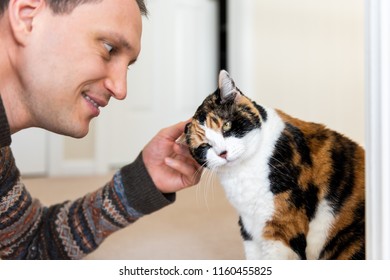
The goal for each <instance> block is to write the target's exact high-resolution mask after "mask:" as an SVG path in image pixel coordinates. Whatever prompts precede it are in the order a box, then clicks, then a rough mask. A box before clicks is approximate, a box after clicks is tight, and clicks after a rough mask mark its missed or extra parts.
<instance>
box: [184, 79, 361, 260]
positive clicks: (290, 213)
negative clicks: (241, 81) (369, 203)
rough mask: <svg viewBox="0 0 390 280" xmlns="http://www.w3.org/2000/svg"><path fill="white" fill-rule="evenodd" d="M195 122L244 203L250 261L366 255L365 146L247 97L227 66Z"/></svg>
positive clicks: (202, 150)
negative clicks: (240, 89)
mask: <svg viewBox="0 0 390 280" xmlns="http://www.w3.org/2000/svg"><path fill="white" fill-rule="evenodd" d="M219 85H220V86H219V89H218V90H217V91H216V92H215V93H214V94H212V95H210V96H209V97H207V98H206V100H205V101H204V102H203V104H202V105H201V106H200V107H199V108H198V110H197V112H196V114H195V116H194V118H193V121H192V122H191V123H190V124H189V125H188V126H187V129H186V141H187V144H188V145H189V147H190V151H191V153H192V155H193V156H194V158H195V159H196V160H197V161H198V162H199V163H201V164H203V165H205V166H206V167H208V168H209V169H211V170H212V171H213V172H216V173H217V174H218V177H219V179H220V182H221V185H222V186H223V187H224V189H225V192H226V195H227V197H228V199H229V201H230V202H231V203H232V205H233V206H234V207H235V208H236V209H237V211H238V213H239V216H240V221H239V224H240V226H241V234H242V236H243V239H244V246H245V254H246V257H247V258H248V259H364V258H365V245H364V238H365V236H364V227H365V222H364V205H365V199H364V150H363V149H362V148H361V147H360V146H359V145H357V144H356V143H354V142H353V141H351V140H349V139H348V138H346V137H344V136H342V135H341V134H339V133H337V132H334V131H332V130H330V129H327V128H326V127H324V126H323V125H320V124H315V123H309V122H304V121H301V120H298V119H295V118H292V117H290V116H288V115H286V114H284V113H283V112H281V111H279V110H274V109H271V108H266V107H262V106H259V105H257V104H256V103H255V102H253V101H252V100H250V99H249V98H247V97H245V96H244V95H243V94H242V93H241V92H240V91H239V90H238V89H237V88H236V87H235V85H234V82H233V81H232V80H231V79H230V77H229V76H228V74H227V73H226V72H225V71H222V72H221V74H220V80H219Z"/></svg>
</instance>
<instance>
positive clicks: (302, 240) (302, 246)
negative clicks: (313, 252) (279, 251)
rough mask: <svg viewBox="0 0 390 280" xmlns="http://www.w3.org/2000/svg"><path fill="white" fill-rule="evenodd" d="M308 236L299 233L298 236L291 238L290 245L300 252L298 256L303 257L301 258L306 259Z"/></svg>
mask: <svg viewBox="0 0 390 280" xmlns="http://www.w3.org/2000/svg"><path fill="white" fill-rule="evenodd" d="M306 246H307V243H306V237H305V235H304V234H303V233H302V234H298V235H297V236H296V237H294V238H292V239H291V240H290V247H291V249H292V250H293V251H294V252H295V253H297V254H298V256H299V257H300V258H301V260H306V259H307V257H306Z"/></svg>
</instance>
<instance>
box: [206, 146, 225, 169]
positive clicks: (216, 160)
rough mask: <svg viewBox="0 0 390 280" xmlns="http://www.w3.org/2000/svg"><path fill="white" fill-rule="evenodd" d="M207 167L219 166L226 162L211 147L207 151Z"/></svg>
mask: <svg viewBox="0 0 390 280" xmlns="http://www.w3.org/2000/svg"><path fill="white" fill-rule="evenodd" d="M206 158H207V167H209V168H210V169H215V168H219V167H221V166H224V165H225V164H226V163H227V160H226V159H224V158H221V157H219V156H218V155H217V154H216V152H215V151H214V150H213V149H210V150H208V151H207V154H206Z"/></svg>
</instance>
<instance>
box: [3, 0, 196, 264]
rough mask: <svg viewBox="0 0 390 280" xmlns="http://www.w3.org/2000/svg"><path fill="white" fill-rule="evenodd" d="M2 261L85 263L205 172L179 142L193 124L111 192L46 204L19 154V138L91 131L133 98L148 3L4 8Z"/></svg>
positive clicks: (152, 149)
mask: <svg viewBox="0 0 390 280" xmlns="http://www.w3.org/2000/svg"><path fill="white" fill-rule="evenodd" d="M0 5H1V6H0V42H1V46H2V50H1V52H0V148H1V149H0V258H3V259H79V258H82V257H83V256H85V255H86V254H88V253H90V252H92V251H93V250H95V249H96V248H97V247H98V246H99V244H100V243H101V242H102V241H103V240H104V239H105V238H106V237H107V236H108V235H109V234H111V233H113V232H115V231H116V230H119V229H121V228H123V227H125V226H127V225H129V224H131V223H133V222H134V221H135V220H137V219H138V218H140V217H142V216H143V215H145V214H149V213H152V212H154V211H156V210H158V209H160V208H162V207H164V206H166V205H168V204H170V203H172V202H173V201H174V199H175V192H176V191H178V190H180V189H183V188H185V187H188V186H191V185H194V184H196V183H197V182H198V181H199V172H197V171H198V169H199V168H200V167H199V166H198V165H197V163H196V162H195V161H194V160H193V159H192V158H191V156H190V155H189V154H188V151H187V150H186V149H185V148H182V147H180V146H179V145H178V144H176V143H175V139H177V138H178V137H179V136H180V134H181V133H182V132H183V130H184V126H185V122H183V123H179V124H176V125H174V126H172V127H168V128H165V129H163V130H161V131H160V132H159V133H158V134H157V135H156V136H155V137H154V138H153V139H152V140H151V141H150V142H149V143H148V144H147V145H146V146H145V148H144V149H143V151H142V153H140V155H139V156H138V158H137V159H136V160H135V161H134V162H133V163H132V164H129V165H127V166H124V167H123V168H121V169H120V170H119V171H118V172H117V173H116V174H115V175H114V177H113V179H112V181H111V182H109V183H108V184H107V185H106V186H104V187H103V188H101V189H99V190H97V191H96V192H94V193H92V194H88V195H86V196H85V197H82V198H80V199H78V200H76V201H73V202H64V203H62V204H59V205H54V206H51V207H44V206H43V205H41V204H40V202H39V201H38V200H36V199H33V198H31V196H30V195H29V193H28V191H27V190H26V188H25V186H24V185H23V182H22V181H21V180H20V176H19V171H18V170H17V168H16V166H15V162H14V159H13V156H12V152H11V149H10V144H11V134H13V133H16V132H17V131H19V130H22V129H25V128H28V127H41V128H44V129H47V130H49V131H52V132H55V133H59V134H63V135H68V136H72V137H83V136H85V135H86V134H87V133H88V129H89V123H90V121H91V119H93V118H94V117H97V116H98V115H99V113H100V110H101V108H102V107H104V106H107V105H108V102H109V100H110V98H111V97H113V98H116V99H120V100H121V99H124V98H125V97H126V89H127V84H126V72H127V70H128V67H129V66H130V65H131V64H132V63H134V62H135V60H136V59H137V56H138V54H139V52H140V38H141V32H142V21H141V16H142V15H145V14H146V13H147V11H146V8H145V4H144V2H143V0H5V1H3V0H2V1H1V2H0Z"/></svg>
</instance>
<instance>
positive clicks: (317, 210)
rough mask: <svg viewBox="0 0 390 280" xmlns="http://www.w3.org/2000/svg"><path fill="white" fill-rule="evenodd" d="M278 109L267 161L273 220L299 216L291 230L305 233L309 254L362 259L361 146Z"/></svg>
mask: <svg viewBox="0 0 390 280" xmlns="http://www.w3.org/2000/svg"><path fill="white" fill-rule="evenodd" d="M277 114H278V115H279V116H280V118H281V119H282V120H283V122H284V123H285V127H284V130H283V131H282V132H281V134H280V136H279V138H278V140H277V142H276V143H275V148H274V152H273V155H272V157H271V158H270V161H269V166H270V175H269V178H270V187H271V191H272V193H273V194H274V204H275V205H277V207H275V212H274V220H275V219H278V218H277V217H281V216H282V217H283V219H287V220H288V219H291V220H294V219H295V220H298V221H297V222H299V223H300V226H296V225H294V223H290V229H289V230H291V231H292V232H294V231H295V233H296V235H299V234H303V235H304V236H306V243H307V245H306V246H307V248H306V254H307V256H306V257H308V258H324V259H337V258H341V259H350V258H352V259H354V258H364V205H365V194H364V192H365V191H364V184H365V183H364V177H365V173H364V166H365V165H364V150H363V148H362V147H361V146H359V145H358V144H357V143H355V142H354V141H352V140H350V139H349V138H347V137H345V136H343V135H342V134H340V133H338V132H335V131H333V130H330V129H328V128H326V127H325V126H323V125H321V124H316V123H311V122H305V121H302V120H299V119H296V118H293V117H291V116H289V115H287V114H285V113H283V112H282V111H277ZM271 232H272V230H271ZM273 234H275V232H273Z"/></svg>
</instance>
